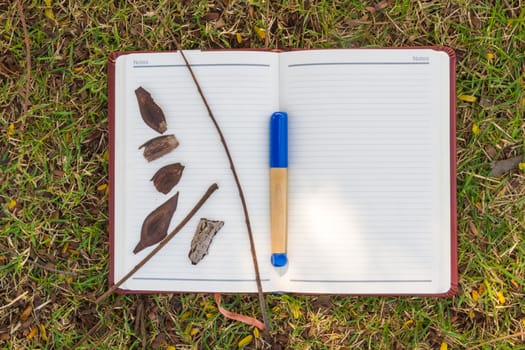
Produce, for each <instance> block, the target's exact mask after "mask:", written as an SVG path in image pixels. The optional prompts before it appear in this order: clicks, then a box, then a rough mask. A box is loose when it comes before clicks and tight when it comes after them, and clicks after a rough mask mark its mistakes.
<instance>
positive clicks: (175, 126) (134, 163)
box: [113, 51, 279, 292]
mask: <svg viewBox="0 0 525 350" xmlns="http://www.w3.org/2000/svg"><path fill="white" fill-rule="evenodd" d="M186 55H187V57H188V59H189V61H190V62H191V64H192V65H193V69H194V71H195V73H196V76H197V79H198V80H199V82H200V85H201V86H202V89H203V91H204V94H205V95H206V98H207V100H208V102H209V104H210V106H211V109H212V110H213V112H214V114H215V117H216V118H217V120H218V122H219V124H220V125H221V127H222V129H223V132H224V136H225V138H226V140H227V142H228V144H229V147H230V151H231V154H232V157H233V159H234V161H235V164H236V167H237V171H238V174H239V177H240V180H241V182H242V184H243V186H244V191H245V192H244V193H245V196H246V200H247V203H248V209H249V213H250V219H251V224H252V229H253V234H254V237H255V239H256V244H257V254H258V260H259V266H260V270H261V277H262V279H263V287H264V288H265V289H266V290H275V289H276V287H275V286H274V285H271V284H270V282H269V281H270V280H271V279H272V278H274V277H275V271H274V269H272V268H271V266H270V264H269V263H268V262H269V257H270V254H271V252H270V238H269V237H270V236H269V198H268V172H269V170H268V157H269V155H268V153H269V145H268V120H269V119H268V118H269V116H270V115H271V114H272V112H274V111H276V110H277V109H278V95H279V92H278V90H277V89H278V59H279V56H278V55H277V54H272V53H269V52H246V51H244V52H243V51H212V52H200V51H188V52H187V53H186ZM139 86H142V87H143V88H144V89H146V90H147V91H149V92H150V93H151V96H152V97H153V99H154V100H155V102H156V103H157V104H158V105H159V106H160V107H161V108H162V110H163V111H164V114H165V116H166V119H167V124H168V130H167V131H166V132H165V133H164V134H165V135H167V134H171V133H173V134H175V136H176V137H177V139H178V140H179V142H180V145H179V147H178V148H177V149H175V150H174V151H173V152H171V153H169V154H167V155H165V156H163V157H162V158H160V159H158V160H155V161H152V162H151V163H148V162H147V161H146V160H145V159H144V157H143V155H142V150H140V151H139V150H138V147H139V146H140V145H142V144H143V143H145V142H146V141H147V140H150V139H151V138H153V137H156V136H159V134H158V133H156V132H155V131H153V130H152V129H151V128H149V127H148V126H147V125H146V124H145V123H144V122H143V120H142V118H141V117H140V113H139V108H138V104H137V100H136V97H135V93H134V91H135V89H136V88H138V87H139ZM115 95H116V113H115V120H116V125H115V130H116V132H115V155H116V156H115V174H114V176H115V191H114V193H115V196H116V197H115V230H114V241H115V250H114V252H113V253H114V262H115V264H114V272H115V281H118V280H119V279H120V278H121V277H122V276H123V275H124V274H125V273H127V272H128V271H129V270H130V269H131V268H132V267H133V266H135V265H136V264H137V263H138V262H139V261H140V260H141V259H142V258H143V257H145V256H146V255H147V253H149V252H150V251H151V249H152V248H153V247H150V248H147V249H145V250H143V251H141V252H139V253H138V254H137V255H135V254H133V253H132V251H133V248H134V247H135V245H136V244H137V242H138V241H139V237H140V230H141V226H142V223H143V220H144V219H145V218H146V216H147V215H148V214H149V213H150V212H151V211H152V210H154V209H155V208H157V207H158V206H159V205H161V204H162V203H164V201H166V200H167V199H168V198H170V197H171V196H172V195H173V194H175V193H176V191H180V195H179V203H178V208H177V211H176V212H175V215H174V217H173V219H172V221H171V226H170V232H171V230H172V229H173V228H174V227H175V226H177V225H178V223H179V222H180V221H181V220H182V218H183V217H184V216H185V215H186V214H187V213H188V212H189V211H190V210H191V208H192V207H193V206H194V205H195V204H196V203H197V201H198V200H199V199H200V197H201V196H202V195H203V194H204V193H205V192H206V190H207V188H208V187H209V186H210V185H211V184H212V183H213V182H217V183H218V185H219V190H218V191H217V192H215V193H214V194H213V195H212V196H211V197H210V199H209V200H208V201H207V202H206V204H205V205H204V206H203V207H202V209H200V210H199V211H198V212H197V214H196V215H195V216H194V218H193V219H192V220H191V221H190V222H189V223H188V224H187V225H186V226H185V227H184V229H183V230H182V231H181V232H180V233H178V234H177V236H175V237H174V238H173V240H172V241H170V243H169V244H168V245H167V246H166V247H165V248H163V249H162V250H161V251H160V252H159V253H158V254H157V255H156V256H155V257H154V258H153V259H152V260H151V261H150V262H148V263H147V264H146V265H145V266H144V267H143V268H142V269H141V270H139V271H138V272H137V273H136V274H135V275H134V276H133V277H132V278H131V279H130V280H128V281H127V282H126V283H125V284H124V285H123V286H122V289H129V290H149V291H159V290H161V291H195V292H215V291H224V292H227V291H229V292H253V291H256V285H255V282H254V280H255V274H254V268H253V264H252V258H251V255H250V249H249V241H248V234H247V231H246V226H245V222H244V216H243V212H242V208H241V202H240V200H239V195H238V192H237V188H236V187H235V183H234V180H233V177H232V174H231V171H230V168H229V163H228V161H227V158H226V155H225V152H224V150H223V147H222V144H221V143H220V140H219V137H218V135H217V132H216V131H215V129H214V127H213V124H212V122H211V120H210V118H209V117H208V114H207V112H206V110H205V107H204V105H203V103H202V100H201V98H200V97H199V95H198V93H197V89H196V87H195V84H194V83H193V81H192V80H191V77H190V74H189V72H188V69H187V68H186V67H185V66H184V62H183V61H182V59H181V56H180V54H179V53H155V54H150V53H141V54H128V55H123V56H120V57H119V58H118V59H117V62H116V91H115ZM176 162H181V163H182V164H183V165H184V166H185V169H184V173H183V175H182V178H181V181H180V182H179V184H178V185H177V186H176V187H175V188H174V190H172V192H170V193H169V194H168V195H164V194H162V193H159V192H157V191H156V190H155V188H154V186H153V184H152V182H150V181H149V180H150V178H151V177H152V176H153V174H154V173H155V172H156V171H157V170H158V169H159V168H161V167H162V166H164V165H167V164H170V163H176ZM201 217H205V218H208V219H211V220H223V221H224V222H225V224H224V227H223V228H222V229H221V230H220V231H219V232H218V233H217V235H216V236H215V238H214V240H213V242H212V244H211V246H210V250H209V253H208V255H207V256H206V257H205V258H204V259H203V260H202V261H201V262H199V263H198V264H197V265H191V262H190V260H189V259H188V252H189V250H190V242H191V239H192V237H193V234H194V232H195V227H196V226H197V223H198V220H199V218H201Z"/></svg>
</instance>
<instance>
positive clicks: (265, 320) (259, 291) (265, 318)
mask: <svg viewBox="0 0 525 350" xmlns="http://www.w3.org/2000/svg"><path fill="white" fill-rule="evenodd" d="M176 45H177V50H178V51H179V52H180V54H181V56H182V58H183V59H184V62H185V63H186V67H188V70H189V72H190V74H191V77H192V79H193V81H194V82H195V85H196V86H197V90H198V92H199V95H200V96H201V98H202V101H203V102H204V105H205V106H206V109H207V110H208V115H209V116H210V118H211V121H212V122H213V125H215V129H216V130H217V133H218V134H219V138H220V139H221V143H222V145H223V147H224V151H225V152H226V156H227V157H228V161H229V163H230V169H231V171H232V174H233V178H234V179H235V184H236V185H237V191H238V192H239V197H240V198H241V203H242V210H243V212H244V221H245V222H246V228H247V229H248V237H249V238H250V250H251V253H252V260H253V267H254V269H255V281H256V284H257V294H258V296H259V302H260V303H261V312H262V316H263V323H264V328H265V330H269V323H268V315H267V314H266V302H265V299H264V294H263V291H262V284H261V275H260V273H259V264H258V263H257V253H256V252H255V242H254V239H253V233H252V225H251V223H250V216H249V215H248V206H247V205H246V199H245V198H244V192H243V190H242V187H241V181H240V180H239V176H238V175H237V170H235V164H234V163H233V158H232V156H231V154H230V150H229V149H228V144H227V143H226V139H225V138H224V135H223V133H222V130H221V127H220V126H219V123H218V122H217V120H216V119H215V116H214V115H213V112H212V111H211V108H210V106H209V105H208V101H207V100H206V97H204V93H203V92H202V90H201V87H200V85H199V82H198V81H197V77H196V76H195V74H194V73H193V69H192V68H191V66H190V63H189V62H188V60H187V58H186V56H185V55H184V53H183V51H182V50H181V49H180V47H179V46H178V43H176Z"/></svg>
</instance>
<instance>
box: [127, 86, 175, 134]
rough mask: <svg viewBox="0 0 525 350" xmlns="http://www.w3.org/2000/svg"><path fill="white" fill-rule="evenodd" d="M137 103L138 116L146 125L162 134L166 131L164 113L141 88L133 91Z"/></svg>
mask: <svg viewBox="0 0 525 350" xmlns="http://www.w3.org/2000/svg"><path fill="white" fill-rule="evenodd" d="M135 95H136V96H137V101H138V103H139V109H140V115H141V116H142V119H143V120H144V122H145V123H146V124H148V126H149V127H151V128H152V129H153V130H155V131H157V132H159V133H161V134H162V133H163V132H165V131H166V130H167V128H168V126H167V124H166V117H164V112H162V109H161V108H160V107H159V106H158V105H157V104H156V103H155V101H154V100H153V98H152V97H151V94H150V93H149V92H148V91H146V89H144V88H143V87H142V86H140V87H139V88H138V89H136V90H135Z"/></svg>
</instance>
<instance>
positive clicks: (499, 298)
mask: <svg viewBox="0 0 525 350" xmlns="http://www.w3.org/2000/svg"><path fill="white" fill-rule="evenodd" d="M497 296H498V301H499V303H500V304H505V296H504V295H503V292H498V293H497Z"/></svg>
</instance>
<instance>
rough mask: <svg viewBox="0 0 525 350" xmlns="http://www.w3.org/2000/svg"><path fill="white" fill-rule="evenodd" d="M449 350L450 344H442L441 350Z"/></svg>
mask: <svg viewBox="0 0 525 350" xmlns="http://www.w3.org/2000/svg"><path fill="white" fill-rule="evenodd" d="M447 349H448V344H447V343H445V342H441V346H440V347H439V350H447Z"/></svg>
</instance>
